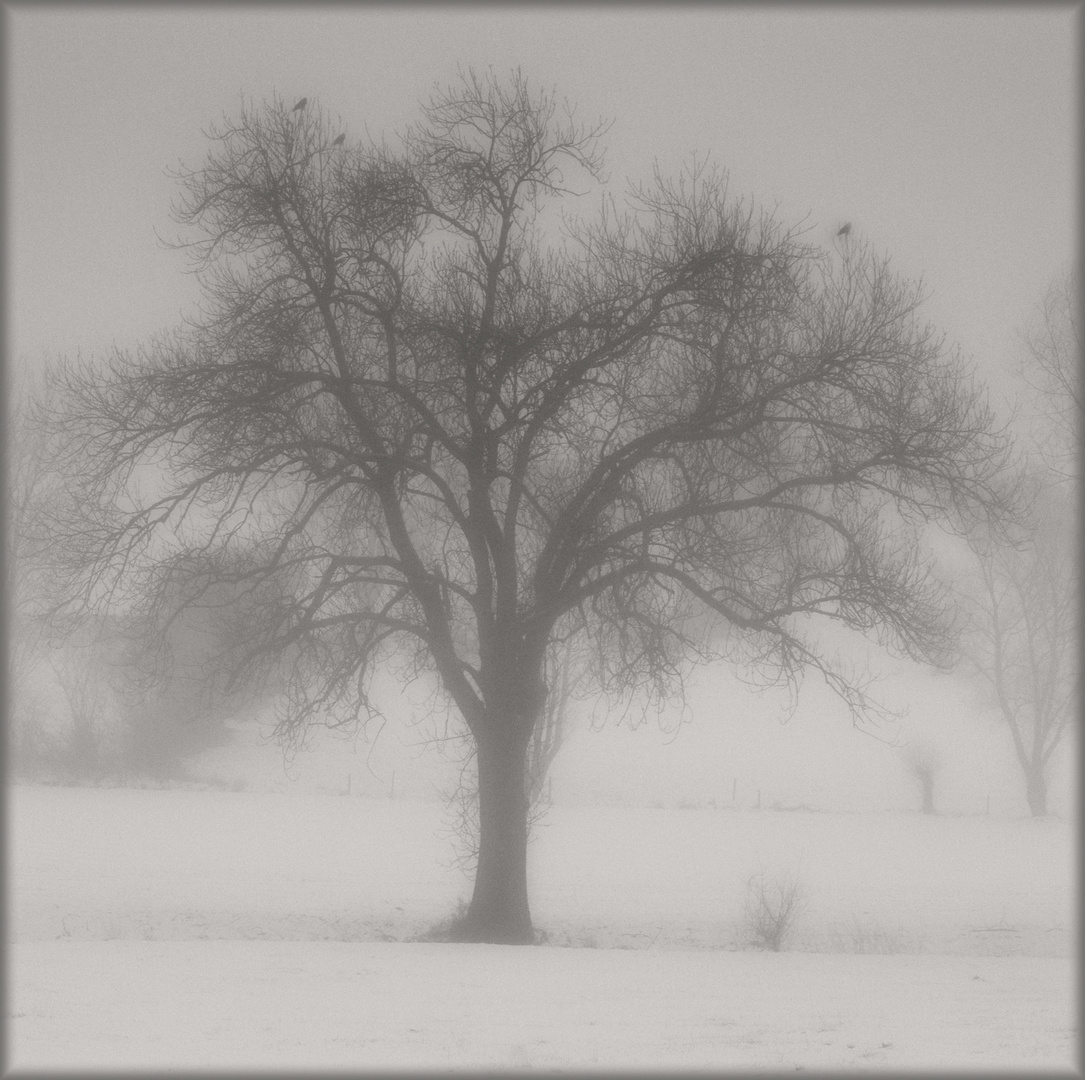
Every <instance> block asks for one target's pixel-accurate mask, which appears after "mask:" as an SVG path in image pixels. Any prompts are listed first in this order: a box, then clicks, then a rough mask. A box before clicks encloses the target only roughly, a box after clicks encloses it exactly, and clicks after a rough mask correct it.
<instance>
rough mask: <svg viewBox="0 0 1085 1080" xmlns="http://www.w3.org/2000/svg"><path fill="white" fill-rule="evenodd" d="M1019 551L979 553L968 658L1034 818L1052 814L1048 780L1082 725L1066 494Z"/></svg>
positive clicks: (1051, 503) (1050, 499)
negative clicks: (1008, 745) (1009, 745)
mask: <svg viewBox="0 0 1085 1080" xmlns="http://www.w3.org/2000/svg"><path fill="white" fill-rule="evenodd" d="M1042 494H1043V497H1042V498H1040V499H1038V500H1037V506H1036V508H1035V510H1034V515H1035V517H1034V520H1033V522H1032V524H1031V527H1030V528H1029V529H1028V530H1027V531H1026V533H1025V535H1024V537H1023V538H1022V539H1021V540H1019V542H1018V544H1017V545H1016V546H1014V545H1011V544H988V543H985V544H983V545H982V546H979V545H977V547H978V554H977V558H976V580H975V581H974V582H973V583H972V584H971V585H970V586H969V599H970V601H971V612H972V625H971V629H970V635H969V646H968V654H969V656H970V658H971V660H972V664H973V666H974V667H975V669H976V671H977V672H978V673H979V675H980V676H981V678H982V679H983V680H984V682H985V684H986V686H987V688H988V690H989V692H990V694H991V698H992V701H993V705H994V708H995V709H996V710H997V713H998V715H999V716H1000V717H1001V719H1002V720H1003V722H1004V723H1005V724H1006V726H1007V728H1008V729H1009V732H1010V737H1011V739H1012V741H1013V749H1014V755H1015V757H1016V759H1017V763H1018V764H1019V765H1020V767H1021V770H1022V773H1023V776H1024V780H1025V797H1026V799H1027V801H1028V806H1029V811H1030V812H1031V813H1032V815H1033V816H1034V817H1042V816H1043V815H1044V814H1046V813H1047V811H1048V798H1047V796H1048V772H1049V767H1050V764H1051V760H1052V758H1053V757H1054V755H1055V753H1056V752H1057V750H1058V748H1059V746H1060V745H1061V744H1062V741H1063V739H1064V737H1065V736H1066V734H1067V732H1068V730H1069V728H1070V725H1071V724H1072V723H1073V720H1074V717H1075V715H1076V708H1077V696H1078V689H1079V668H1078V659H1077V649H1078V644H1077V631H1078V615H1079V611H1080V608H1079V600H1078V592H1077V589H1078V573H1077V558H1078V554H1077V542H1076V535H1075V534H1076V529H1075V520H1074V515H1073V510H1072V507H1071V508H1068V507H1067V505H1066V501H1065V493H1055V492H1052V491H1050V490H1049V491H1046V492H1043V493H1042Z"/></svg>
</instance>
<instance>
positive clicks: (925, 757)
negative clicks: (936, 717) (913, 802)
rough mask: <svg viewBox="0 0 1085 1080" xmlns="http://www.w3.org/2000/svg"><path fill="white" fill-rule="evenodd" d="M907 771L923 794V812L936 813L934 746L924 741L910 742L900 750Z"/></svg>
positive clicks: (935, 761)
mask: <svg viewBox="0 0 1085 1080" xmlns="http://www.w3.org/2000/svg"><path fill="white" fill-rule="evenodd" d="M902 757H903V759H904V764H905V767H906V768H907V770H908V773H909V774H910V775H911V776H912V777H913V778H914V779H915V780H916V781H917V782H918V784H919V788H920V791H921V792H922V795H923V813H924V814H933V813H936V810H935V807H934V781H935V777H936V776H937V775H938V755H937V754H936V753H935V750H934V747H932V746H931V745H930V744H929V743H925V742H914V741H913V742H910V743H908V745H907V746H905V747H904V749H903V751H902Z"/></svg>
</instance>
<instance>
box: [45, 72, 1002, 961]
mask: <svg viewBox="0 0 1085 1080" xmlns="http://www.w3.org/2000/svg"><path fill="white" fill-rule="evenodd" d="M341 130H342V126H341V125H340V124H338V123H336V124H331V123H330V122H329V120H328V118H327V117H326V116H325V114H324V113H323V111H322V110H321V109H320V108H319V107H318V106H317V105H315V104H314V103H313V101H312V100H310V101H309V103H308V105H307V107H306V108H305V109H304V110H303V111H301V112H300V113H295V114H293V115H292V114H291V112H290V111H289V110H288V108H287V107H286V106H285V105H284V103H283V102H282V101H281V100H276V101H273V102H271V103H270V104H268V105H266V106H264V107H261V108H255V107H249V106H244V107H243V108H242V109H241V112H240V115H239V116H238V118H237V119H234V120H227V121H224V122H223V123H221V124H220V125H219V126H218V127H217V128H216V129H215V130H214V131H213V133H212V139H213V148H212V150H211V153H210V156H209V157H208V159H207V161H206V163H205V164H204V165H203V166H202V167H200V168H197V169H191V170H185V171H183V172H182V173H181V175H180V183H181V190H182V198H181V201H180V204H179V207H178V219H179V221H180V222H181V223H183V224H184V225H186V226H189V227H191V229H192V230H193V237H192V239H191V240H190V241H189V242H188V245H187V247H188V250H189V251H190V252H191V254H192V256H193V257H194V259H195V266H196V269H197V271H198V273H199V276H200V279H201V281H202V284H203V288H204V294H205V305H204V308H203V314H202V315H201V317H200V320H199V322H198V324H197V325H194V326H192V327H190V328H189V329H188V330H186V331H185V332H183V333H179V334H176V335H173V336H169V337H162V338H159V339H157V340H155V341H153V342H151V343H149V344H148V345H147V346H145V347H144V348H142V349H140V350H138V352H136V354H135V355H122V354H117V355H114V356H113V357H112V358H111V359H110V360H109V362H108V364H94V365H92V364H82V365H73V366H71V368H70V369H69V370H68V371H67V372H66V374H65V375H64V376H63V377H62V378H60V379H58V380H56V381H55V382H54V385H53V387H52V391H51V398H50V400H51V401H52V402H55V409H54V410H53V413H52V421H51V422H52V423H53V424H54V425H56V426H58V427H60V428H62V429H63V430H65V431H66V432H67V434H68V439H69V444H68V445H69V452H70V454H69V459H68V463H67V464H68V469H69V470H70V473H71V475H72V476H77V477H78V481H77V486H76V487H73V498H72V499H71V501H70V502H69V503H68V504H66V505H68V506H69V507H70V508H71V513H70V514H69V515H68V519H67V520H66V521H63V522H58V523H57V524H56V526H55V528H56V532H55V535H56V536H58V537H63V543H62V544H58V545H57V546H56V548H55V553H56V555H57V557H58V559H59V560H61V561H62V562H64V563H65V564H66V565H67V568H68V571H69V572H68V574H67V576H66V577H64V578H63V580H64V582H65V584H64V588H65V589H66V590H68V591H69V592H70V594H71V596H72V597H80V598H82V602H84V603H85V602H104V601H105V600H106V599H107V598H109V597H114V598H117V599H122V598H124V597H125V596H130V595H135V594H139V595H153V594H155V593H156V592H157V591H160V590H161V589H163V588H164V587H165V585H164V584H163V583H164V582H165V581H168V575H169V568H170V567H171V566H172V565H175V564H176V562H177V560H178V559H179V558H182V557H185V558H187V557H191V555H192V553H193V552H200V553H204V554H206V555H207V556H208V557H209V558H212V557H213V559H219V558H225V556H227V555H228V554H229V553H230V552H231V551H232V550H233V548H234V547H236V546H238V545H242V544H244V545H245V546H247V547H248V549H249V550H250V551H252V552H255V553H256V559H255V561H254V563H253V564H252V565H251V566H250V567H248V568H247V569H245V570H244V571H240V572H239V573H238V575H237V576H236V578H235V580H236V581H237V582H238V583H239V584H241V583H249V584H251V585H252V586H253V587H254V589H255V587H256V586H257V585H258V584H262V583H267V582H274V583H275V586H276V587H275V589H274V590H272V591H270V592H269V593H268V594H266V597H265V599H266V603H264V604H263V606H262V608H260V609H259V610H254V611H253V612H252V615H251V617H250V619H249V620H248V622H247V625H246V626H245V627H244V628H243V630H244V634H243V640H244V646H245V648H246V649H247V653H246V656H247V657H248V658H249V659H250V660H252V661H257V660H259V659H260V658H261V657H265V658H266V657H271V658H274V657H278V656H280V655H282V652H283V651H284V650H289V651H291V652H292V654H293V655H294V657H295V663H296V665H297V666H296V672H297V678H296V679H295V680H294V681H293V691H294V693H293V694H292V696H291V698H290V700H289V703H288V708H287V709H286V711H285V712H284V713H283V716H282V720H281V724H280V733H281V735H282V737H283V738H284V739H287V740H289V739H293V738H300V737H302V736H303V734H304V732H305V731H306V730H307V729H308V727H309V725H311V724H313V723H332V722H342V721H344V720H349V719H351V718H353V717H355V716H358V717H365V716H367V715H368V712H367V710H368V709H370V708H372V706H371V703H370V702H369V699H368V696H367V686H368V680H369V678H370V676H371V674H372V672H373V670H374V668H375V666H376V665H378V664H380V663H383V662H385V661H388V660H389V659H390V658H392V657H393V656H399V657H404V656H405V657H408V658H409V659H410V662H411V663H413V664H415V665H417V666H419V667H428V668H431V669H432V670H434V671H435V672H436V673H437V675H438V677H439V680H440V683H441V686H442V687H443V691H444V693H446V694H447V695H448V698H449V699H450V701H451V702H452V703H453V705H454V707H455V709H456V711H457V712H458V713H459V715H460V716H461V717H462V720H463V723H464V725H465V726H466V728H467V730H468V731H469V733H470V738H471V739H472V741H473V743H474V746H475V750H476V754H477V768H478V785H479V797H480V803H479V815H480V833H479V838H480V844H479V859H478V867H477V871H476V875H475V885H474V892H473V895H472V899H471V903H470V905H469V907H468V909H467V912H466V914H465V917H464V919H463V920H462V922H461V924H459V925H458V927H457V929H456V933H457V934H458V935H459V936H460V937H461V938H462V939H465V940H479V941H491V942H527V941H531V940H532V935H533V927H532V922H531V916H530V911H529V905H528V893H527V838H528V813H529V805H530V782H529V777H528V773H527V755H528V748H529V747H530V746H531V745H532V739H533V736H534V734H535V731H536V727H537V725H538V724H539V723H540V722H541V720H542V718H543V717H545V715H546V707H547V699H548V687H547V684H546V670H547V669H546V657H547V652H548V648H549V647H550V645H551V643H552V642H554V641H558V640H560V641H569V642H573V643H575V644H576V645H577V647H579V648H583V649H585V650H586V651H587V652H589V653H590V655H591V657H592V662H591V668H590V674H591V677H592V679H593V681H594V683H595V685H596V686H597V687H599V688H600V689H602V690H604V691H609V692H616V693H625V694H626V695H627V698H626V701H627V703H628V702H629V701H631V700H632V697H631V696H630V695H632V696H635V697H637V698H638V700H640V701H648V700H650V699H651V698H652V697H653V696H655V697H656V698H657V699H658V698H660V697H665V696H666V695H669V694H671V693H674V692H680V691H681V687H682V682H683V678H684V676H685V673H686V672H687V670H688V668H689V664H691V663H692V662H695V661H706V660H709V659H725V660H728V661H731V662H735V663H746V664H749V665H751V669H752V670H756V671H758V672H760V673H761V674H762V676H763V677H764V678H765V679H767V680H770V681H772V680H783V681H785V682H788V683H789V684H791V685H792V686H795V685H797V682H798V680H799V679H800V678H801V676H802V673H803V672H804V671H805V670H807V669H811V668H812V669H814V670H816V671H818V672H820V673H821V674H822V675H823V676H824V677H825V678H826V679H827V680H828V681H829V683H830V685H831V686H832V687H833V688H834V689H835V690H836V691H837V692H838V693H839V694H841V695H842V697H843V698H844V700H845V701H846V702H847V703H848V705H849V707H851V708H852V709H853V710H855V711H856V713H857V714H861V713H862V712H863V711H864V710H865V709H867V708H868V707H869V704H870V703H869V702H868V700H867V699H866V698H865V696H864V695H863V693H862V691H861V689H860V688H858V687H856V686H855V685H854V684H853V683H852V682H851V681H849V679H848V678H847V677H846V676H845V675H843V674H841V673H840V672H839V671H837V670H836V669H835V668H834V667H833V666H832V665H831V664H830V663H829V662H828V661H827V660H826V659H825V658H824V657H823V655H822V653H821V651H820V650H819V647H818V637H817V628H818V626H819V625H821V624H824V623H832V622H838V623H843V624H844V625H846V626H849V627H852V628H857V629H859V630H861V631H865V632H867V633H868V634H870V635H872V636H874V637H876V638H877V639H878V640H880V641H882V642H884V643H886V644H887V645H891V646H894V647H896V648H899V649H900V650H902V651H903V652H904V653H906V654H908V655H912V656H918V657H926V658H933V659H944V658H945V655H946V652H945V650H946V649H947V648H948V647H949V645H950V643H951V642H950V637H949V635H948V634H947V629H946V626H945V620H944V614H945V612H944V604H943V600H942V595H941V593H940V591H939V588H938V586H937V584H936V583H935V582H934V581H933V579H932V578H930V577H929V576H928V574H927V571H926V569H925V567H924V564H923V562H922V561H921V560H920V558H919V557H918V556H919V552H920V550H921V539H922V535H923V530H924V528H925V527H926V523H927V522H928V521H929V520H930V519H932V518H937V517H942V516H945V515H947V514H952V515H955V516H956V517H958V518H960V519H961V520H964V518H965V517H966V516H967V515H969V514H973V513H980V514H981V515H982V514H985V513H987V512H988V511H990V510H992V509H993V508H994V505H995V497H996V495H995V489H994V488H993V487H992V486H991V478H992V477H993V476H994V475H995V474H996V472H997V469H998V466H999V462H1000V457H1001V455H1002V446H1001V442H1000V439H999V438H998V436H997V435H996V434H995V433H994V432H993V430H992V427H991V423H990V419H989V416H988V414H987V411H986V409H985V407H984V406H983V404H982V402H981V401H980V399H979V397H978V395H977V393H976V392H975V391H974V390H973V389H972V388H971V384H970V382H969V380H968V378H967V376H966V374H965V373H964V372H963V371H962V369H961V367H960V366H959V364H958V363H957V362H956V361H955V360H954V358H953V357H952V356H948V355H947V354H946V350H945V348H944V344H943V340H942V339H941V338H940V337H939V336H938V335H937V334H936V333H935V332H934V331H933V330H932V329H931V328H930V327H928V326H927V325H925V324H924V323H923V322H922V321H921V320H920V318H919V315H918V309H919V306H920V303H921V295H920V292H919V290H918V288H916V287H913V286H911V285H909V284H907V283H905V282H902V281H900V280H899V279H898V278H897V277H895V276H894V275H893V273H892V272H891V271H890V268H889V265H888V262H887V260H886V259H884V258H881V257H877V256H875V255H874V254H873V253H872V251H871V250H870V248H869V246H867V245H865V244H863V243H858V242H852V243H849V244H848V245H844V246H843V247H842V248H841V250H837V251H833V252H825V251H822V250H820V249H818V248H816V247H813V246H810V245H808V244H806V243H804V242H803V241H802V240H801V239H800V236H799V234H798V233H797V232H796V231H792V230H788V229H785V228H783V227H781V226H780V225H779V224H777V223H776V222H775V221H774V220H773V219H772V218H771V217H769V216H767V215H764V214H757V213H755V212H754V211H753V210H751V209H750V208H749V207H744V206H743V205H741V204H740V203H736V202H734V201H733V200H731V199H730V198H729V197H728V193H727V188H726V183H725V181H724V179H723V178H722V177H721V176H719V175H717V174H715V173H713V172H711V171H710V170H708V169H706V168H702V167H700V166H691V167H690V168H689V169H687V170H686V171H685V172H684V173H683V174H682V175H681V176H680V177H679V178H678V179H676V180H669V179H666V178H664V177H663V176H662V175H658V174H657V176H656V178H655V180H654V181H652V182H651V183H649V184H646V185H643V186H640V187H638V188H636V189H634V190H633V191H631V193H630V194H629V196H628V199H627V205H626V208H625V209H620V208H619V207H618V206H617V204H616V203H615V202H613V201H606V202H604V204H603V207H602V210H601V212H600V214H599V215H598V216H597V217H596V218H595V219H594V220H591V215H589V214H581V215H579V216H575V215H573V214H572V213H571V212H570V213H565V214H562V215H560V216H559V215H558V213H557V211H559V210H561V209H562V207H563V206H564V207H566V208H568V207H569V200H570V199H571V198H572V196H573V186H574V184H582V183H586V182H588V181H590V180H592V179H593V178H595V177H596V176H597V175H598V171H599V168H600V165H601V160H602V159H601V156H600V153H599V151H598V140H599V137H600V135H601V134H602V131H603V128H602V127H596V128H594V129H590V130H589V129H585V128H583V127H581V126H579V125H578V124H577V123H576V121H575V120H574V119H573V118H572V116H571V113H570V112H569V111H568V110H567V109H565V108H564V107H563V106H562V105H561V103H560V102H559V101H558V100H557V99H556V98H555V97H554V95H552V94H548V93H535V92H532V91H531V90H529V88H528V86H527V84H526V82H525V80H524V79H523V78H521V77H520V76H519V75H515V76H513V77H512V78H511V79H509V80H504V81H502V80H498V79H495V78H492V77H487V78H481V77H478V76H475V75H474V74H468V75H466V76H465V77H464V78H463V79H462V81H461V82H460V84H459V85H457V86H454V87H453V88H451V89H449V90H447V91H443V92H438V93H436V94H435V96H434V97H433V99H432V100H431V101H430V102H429V104H427V105H426V106H424V108H423V110H422V121H421V123H420V124H418V125H417V126H415V127H412V128H410V129H409V130H408V131H407V133H406V134H405V135H404V137H403V138H402V140H401V142H400V144H399V145H398V146H397V147H395V148H389V147H387V146H384V147H381V146H370V145H352V144H350V143H349V142H348V143H344V144H343V145H341V146H339V147H337V148H335V149H334V152H333V150H332V148H331V145H330V144H331V141H332V136H333V135H334V133H336V132H338V131H341ZM578 177H579V178H580V179H577V178H578ZM563 229H564V234H562V231H561V230H563ZM118 512H120V513H121V517H122V518H123V521H122V522H121V523H120V524H116V523H115V522H114V515H115V514H116V513H118ZM58 574H59V569H58Z"/></svg>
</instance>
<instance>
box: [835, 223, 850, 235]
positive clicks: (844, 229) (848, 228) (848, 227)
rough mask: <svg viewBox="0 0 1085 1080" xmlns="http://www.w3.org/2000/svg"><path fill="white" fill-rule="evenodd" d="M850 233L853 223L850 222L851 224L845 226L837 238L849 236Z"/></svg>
mask: <svg viewBox="0 0 1085 1080" xmlns="http://www.w3.org/2000/svg"><path fill="white" fill-rule="evenodd" d="M850 232H851V222H850V221H849V222H848V223H847V225H845V226H844V227H843V228H842V229H841V230H840V232H838V233H837V234H836V235H837V236H847V235H848V234H849V233H850Z"/></svg>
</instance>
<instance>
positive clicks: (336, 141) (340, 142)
mask: <svg viewBox="0 0 1085 1080" xmlns="http://www.w3.org/2000/svg"><path fill="white" fill-rule="evenodd" d="M345 138H346V135H336V137H335V138H334V139H332V146H342V145H343V140H344V139H345Z"/></svg>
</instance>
